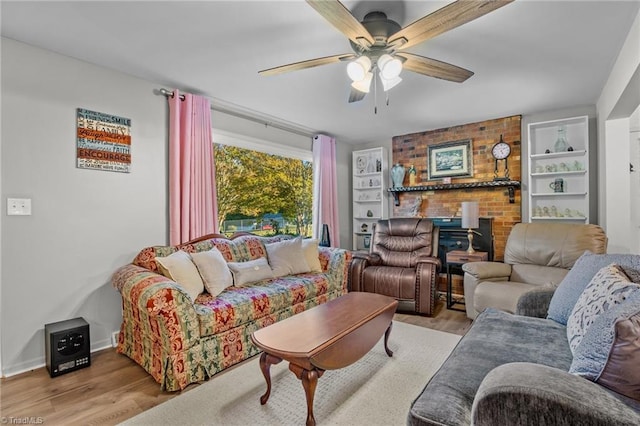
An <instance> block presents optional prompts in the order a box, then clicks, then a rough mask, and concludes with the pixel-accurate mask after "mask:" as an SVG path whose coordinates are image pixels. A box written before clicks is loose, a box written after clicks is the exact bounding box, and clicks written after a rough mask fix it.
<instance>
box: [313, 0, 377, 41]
mask: <svg viewBox="0 0 640 426" xmlns="http://www.w3.org/2000/svg"><path fill="white" fill-rule="evenodd" d="M307 3H309V5H310V6H311V7H313V8H314V9H315V10H316V12H318V13H319V14H320V15H322V16H323V17H324V19H326V20H327V21H329V23H330V24H331V25H333V26H334V27H336V29H337V30H338V31H340V32H341V33H342V34H344V35H346V36H347V37H348V38H349V40H351V41H352V42H354V43H356V44H359V45H360V46H362V47H364V48H365V49H368V48H369V47H370V46H371V45H373V44H374V43H375V40H374V39H373V37H372V36H371V34H370V33H369V31H368V30H367V29H366V28H365V27H364V26H363V25H362V24H361V23H360V21H358V20H357V19H356V17H355V16H353V15H352V14H351V12H349V9H347V8H346V7H345V6H344V5H343V4H342V3H340V2H339V1H338V0H307Z"/></svg>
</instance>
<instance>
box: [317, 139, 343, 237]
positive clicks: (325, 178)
mask: <svg viewBox="0 0 640 426" xmlns="http://www.w3.org/2000/svg"><path fill="white" fill-rule="evenodd" d="M325 223H326V224H327V225H329V236H330V239H331V246H332V247H339V246H340V225H339V223H338V180H337V173H336V140H335V139H334V138H332V137H329V136H326V135H316V136H315V137H314V138H313V236H314V238H320V236H321V235H322V224H325Z"/></svg>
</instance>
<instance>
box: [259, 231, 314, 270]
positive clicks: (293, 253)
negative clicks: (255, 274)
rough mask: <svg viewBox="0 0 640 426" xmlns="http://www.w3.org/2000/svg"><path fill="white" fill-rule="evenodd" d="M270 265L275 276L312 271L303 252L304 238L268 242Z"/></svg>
mask: <svg viewBox="0 0 640 426" xmlns="http://www.w3.org/2000/svg"><path fill="white" fill-rule="evenodd" d="M265 247H266V248H267V256H268V257H269V265H271V270H272V271H273V275H274V276H275V277H284V276H285V275H295V274H303V273H305V272H309V271H311V268H310V267H309V264H308V263H307V261H306V260H305V255H304V254H303V252H302V238H300V237H298V238H294V239H292V240H284V241H280V242H278V243H272V244H266V245H265Z"/></svg>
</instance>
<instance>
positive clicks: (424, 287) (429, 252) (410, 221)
mask: <svg viewBox="0 0 640 426" xmlns="http://www.w3.org/2000/svg"><path fill="white" fill-rule="evenodd" d="M438 234H439V229H438V227H437V226H433V223H432V222H431V220H429V219H420V218H393V219H385V220H379V221H378V223H377V224H374V227H373V231H372V237H371V245H370V248H369V253H368V254H367V253H363V252H356V253H354V258H353V262H352V263H351V270H350V278H351V289H350V290H351V291H366V292H370V293H377V294H384V295H386V296H390V297H394V298H396V299H398V300H399V301H409V302H413V303H414V304H415V311H416V312H417V313H419V314H422V315H429V316H430V315H432V314H433V310H434V305H435V301H436V282H437V280H438V271H439V269H440V259H438V257H437V256H438Z"/></svg>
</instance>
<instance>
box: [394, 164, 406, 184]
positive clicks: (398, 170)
mask: <svg viewBox="0 0 640 426" xmlns="http://www.w3.org/2000/svg"><path fill="white" fill-rule="evenodd" d="M404 174H405V170H404V167H403V166H401V165H400V163H396V165H395V166H393V167H392V168H391V182H392V183H393V187H394V188H401V187H402V185H403V182H404Z"/></svg>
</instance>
